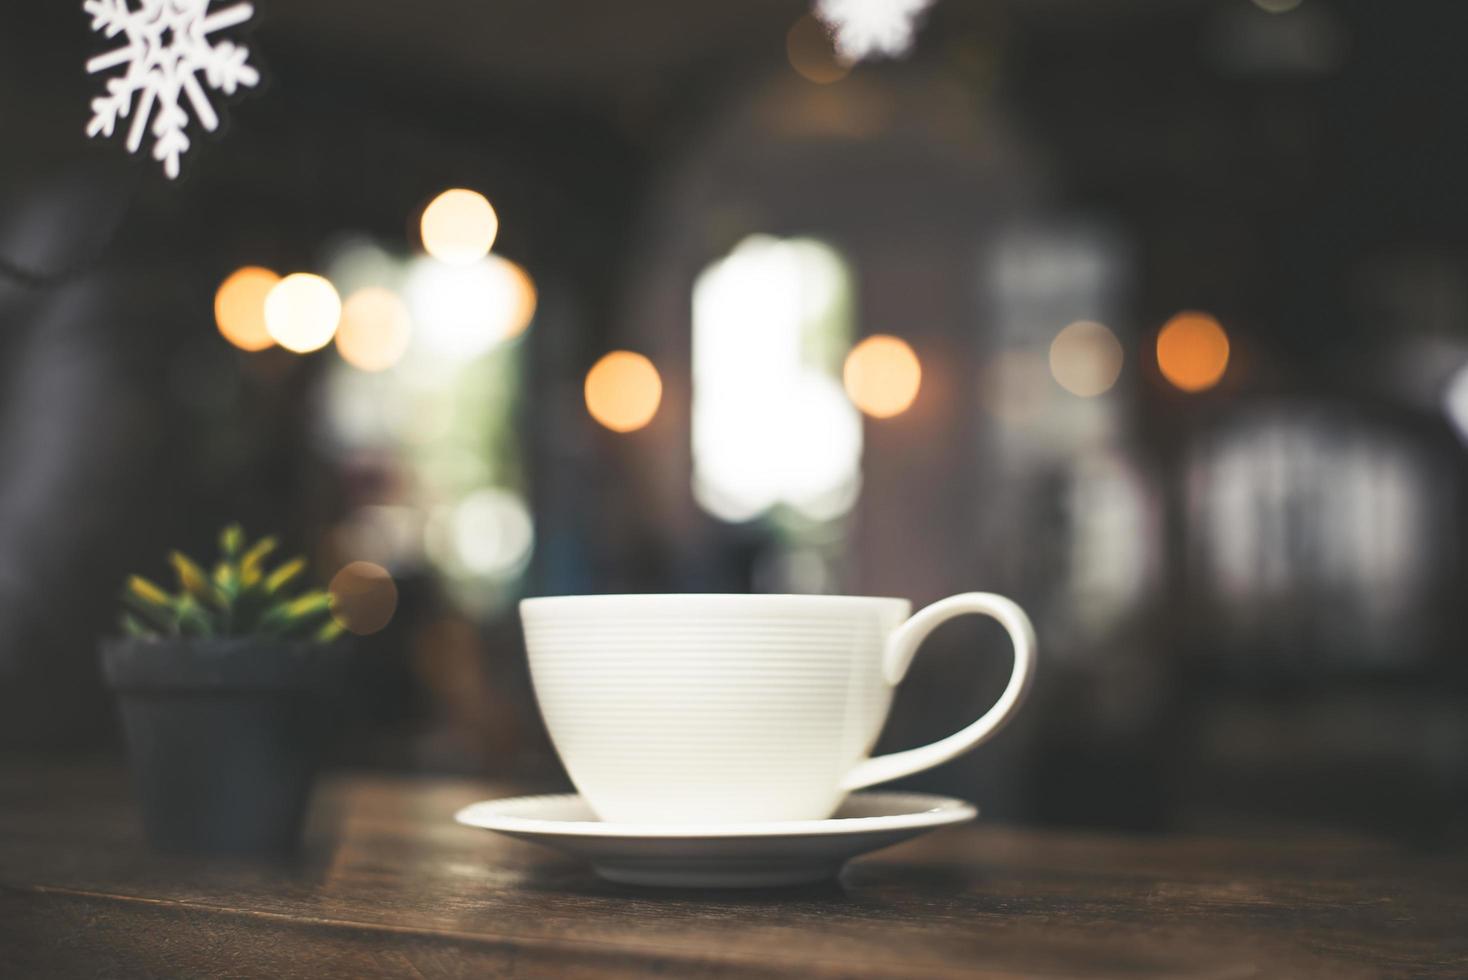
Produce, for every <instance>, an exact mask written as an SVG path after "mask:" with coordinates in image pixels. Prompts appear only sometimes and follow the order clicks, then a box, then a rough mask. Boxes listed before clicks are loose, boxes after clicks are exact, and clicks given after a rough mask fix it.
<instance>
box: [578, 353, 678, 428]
mask: <svg viewBox="0 0 1468 980" xmlns="http://www.w3.org/2000/svg"><path fill="white" fill-rule="evenodd" d="M662 400H663V379H662V378H661V377H659V375H658V369H657V368H655V367H653V363H652V361H649V360H648V359H647V358H645V357H643V356H642V355H641V354H634V353H633V352H632V351H626V350H617V351H612V352H611V353H610V354H608V355H606V356H605V357H603V358H602V359H601V360H599V361H597V362H596V363H595V364H594V365H592V368H591V370H590V371H588V372H586V410H587V411H588V412H590V413H591V417H592V418H594V419H596V420H597V421H598V422H600V423H601V424H602V425H604V426H606V427H607V428H608V429H611V430H612V431H613V432H632V431H633V430H635V429H640V428H642V427H643V426H644V425H647V423H649V422H651V421H652V417H653V416H654V415H656V414H657V411H658V404H659V403H660V402H661V401H662Z"/></svg>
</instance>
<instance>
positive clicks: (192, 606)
mask: <svg viewBox="0 0 1468 980" xmlns="http://www.w3.org/2000/svg"><path fill="white" fill-rule="evenodd" d="M176 608H177V610H178V631H179V633H180V634H182V635H184V636H214V635H215V629H214V623H213V621H212V620H211V619H210V618H209V613H208V611H207V610H205V609H204V607H203V606H201V605H199V603H198V601H197V600H196V599H194V597H193V596H187V595H186V596H184V597H183V598H181V599H179V600H178V605H177V607H176Z"/></svg>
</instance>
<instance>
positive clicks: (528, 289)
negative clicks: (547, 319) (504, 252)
mask: <svg viewBox="0 0 1468 980" xmlns="http://www.w3.org/2000/svg"><path fill="white" fill-rule="evenodd" d="M489 262H490V264H491V265H492V266H494V269H495V277H496V278H497V279H498V281H499V288H498V289H497V290H496V294H497V296H500V297H502V298H500V299H499V300H498V303H497V309H498V310H499V312H500V320H501V325H500V328H499V334H500V339H502V340H509V339H511V338H513V337H518V336H520V334H522V333H524V332H525V328H526V327H528V326H530V321H531V320H532V319H534V318H535V305H536V302H537V295H536V291H535V280H533V279H531V278H530V273H528V272H526V271H525V270H524V269H523V268H522V267H521V266H520V264H519V263H518V262H511V261H510V260H509V259H506V258H502V257H501V256H498V255H491V256H489Z"/></svg>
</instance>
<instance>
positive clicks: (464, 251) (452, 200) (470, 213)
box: [419, 187, 500, 265]
mask: <svg viewBox="0 0 1468 980" xmlns="http://www.w3.org/2000/svg"><path fill="white" fill-rule="evenodd" d="M499 230H500V219H499V216H498V215H496V214H495V213H494V208H493V207H492V206H491V205H490V203H489V201H488V200H486V199H485V197H484V195H483V194H480V193H479V192H478V191H471V190H468V189H466V188H463V187H455V188H453V189H451V190H446V191H444V192H443V193H442V194H440V195H438V197H435V198H434V199H433V200H432V201H430V202H429V204H428V207H426V208H424V209H423V218H422V220H421V221H420V222H419V231H420V232H421V234H422V236H423V249H424V251H426V252H427V253H428V254H429V255H431V256H433V257H434V258H436V259H438V260H440V261H442V262H448V263H450V264H452V265H468V264H470V263H473V262H478V261H479V260H480V259H482V258H484V257H485V256H486V255H488V254H489V250H490V249H491V248H492V247H493V246H494V240H495V236H496V235H498V234H499Z"/></svg>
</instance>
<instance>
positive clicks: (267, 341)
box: [214, 265, 280, 351]
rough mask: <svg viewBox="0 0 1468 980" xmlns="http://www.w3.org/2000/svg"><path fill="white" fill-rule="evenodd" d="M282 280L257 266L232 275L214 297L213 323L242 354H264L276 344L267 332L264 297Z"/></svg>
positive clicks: (249, 266) (220, 285) (248, 267)
mask: <svg viewBox="0 0 1468 980" xmlns="http://www.w3.org/2000/svg"><path fill="white" fill-rule="evenodd" d="M278 282H280V276H278V275H276V274H275V273H274V272H272V271H271V270H269V269H263V268H261V267H260V266H257V265H247V266H245V267H243V268H241V269H236V270H235V271H234V272H232V273H230V274H229V278H227V279H225V280H224V282H222V283H220V284H219V290H218V291H217V292H216V293H215V294H214V322H215V323H216V324H218V325H219V332H220V333H221V334H223V335H224V339H225V340H227V341H229V342H230V343H231V344H234V345H235V346H236V347H238V348H239V349H240V350H248V351H257V350H264V349H265V348H267V347H270V346H271V345H273V344H274V343H275V340H274V338H272V337H271V336H270V331H268V330H266V329H265V297H266V296H268V295H270V290H272V289H274V288H275V284H276V283H278Z"/></svg>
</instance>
